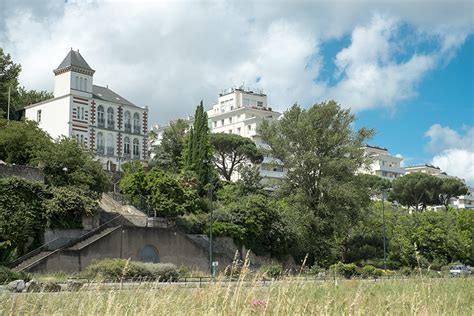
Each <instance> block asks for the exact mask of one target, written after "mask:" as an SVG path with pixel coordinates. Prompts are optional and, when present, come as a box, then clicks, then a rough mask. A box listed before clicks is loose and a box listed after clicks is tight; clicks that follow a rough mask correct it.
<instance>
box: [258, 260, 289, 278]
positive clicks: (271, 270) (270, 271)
mask: <svg viewBox="0 0 474 316" xmlns="http://www.w3.org/2000/svg"><path fill="white" fill-rule="evenodd" d="M260 270H261V271H262V272H263V273H264V274H265V275H266V276H268V277H270V278H272V279H278V278H280V277H281V276H282V275H283V268H282V266H281V265H280V264H278V263H272V264H268V265H264V266H262V267H261V269H260Z"/></svg>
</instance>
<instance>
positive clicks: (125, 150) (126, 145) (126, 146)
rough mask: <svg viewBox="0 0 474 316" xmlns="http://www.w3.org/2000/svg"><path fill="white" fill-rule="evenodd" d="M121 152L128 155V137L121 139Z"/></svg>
mask: <svg viewBox="0 0 474 316" xmlns="http://www.w3.org/2000/svg"><path fill="white" fill-rule="evenodd" d="M123 153H124V154H125V155H126V156H129V155H130V138H128V137H125V138H124V140H123Z"/></svg>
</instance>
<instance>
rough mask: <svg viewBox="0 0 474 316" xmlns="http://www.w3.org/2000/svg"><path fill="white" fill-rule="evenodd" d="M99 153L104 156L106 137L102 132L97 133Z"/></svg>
mask: <svg viewBox="0 0 474 316" xmlns="http://www.w3.org/2000/svg"><path fill="white" fill-rule="evenodd" d="M97 153H98V154H104V135H103V134H102V132H98V133H97Z"/></svg>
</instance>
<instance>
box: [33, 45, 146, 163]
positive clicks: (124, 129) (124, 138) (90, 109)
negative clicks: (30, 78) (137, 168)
mask: <svg viewBox="0 0 474 316" xmlns="http://www.w3.org/2000/svg"><path fill="white" fill-rule="evenodd" d="M53 72H54V76H55V77H54V80H55V82H54V98H53V99H50V100H46V101H43V102H40V103H36V104H32V105H29V106H26V107H25V117H26V119H29V120H34V121H36V122H38V125H39V127H41V128H42V129H44V130H45V131H46V132H48V133H49V135H50V136H51V137H52V138H53V139H57V138H58V137H61V136H66V137H71V138H74V139H77V141H78V142H80V143H82V144H83V145H84V146H85V147H87V148H88V149H89V150H91V151H92V152H93V153H95V155H96V158H97V159H98V160H99V161H100V162H101V163H102V165H103V166H104V168H105V169H108V170H119V169H121V165H122V164H123V163H124V162H127V161H129V160H140V161H145V160H146V159H147V158H148V157H147V155H148V143H147V132H148V108H147V107H139V106H137V105H135V104H133V103H132V102H130V101H128V100H127V99H125V98H124V97H122V96H120V95H119V94H118V93H116V92H114V91H112V90H111V89H109V87H108V86H107V87H102V86H98V85H94V83H93V76H94V73H95V70H94V69H92V68H91V67H90V66H89V64H88V63H87V62H86V60H85V59H84V58H83V57H82V55H81V54H80V53H79V50H77V51H75V50H73V49H71V50H70V51H69V52H68V54H67V55H66V57H65V58H64V60H63V61H62V62H61V63H60V64H59V66H58V67H57V68H56V69H54V70H53Z"/></svg>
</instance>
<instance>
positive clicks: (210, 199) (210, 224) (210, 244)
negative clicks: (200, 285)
mask: <svg viewBox="0 0 474 316" xmlns="http://www.w3.org/2000/svg"><path fill="white" fill-rule="evenodd" d="M208 198H209V211H210V214H209V267H210V271H211V276H214V266H213V262H212V185H209V190H208Z"/></svg>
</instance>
